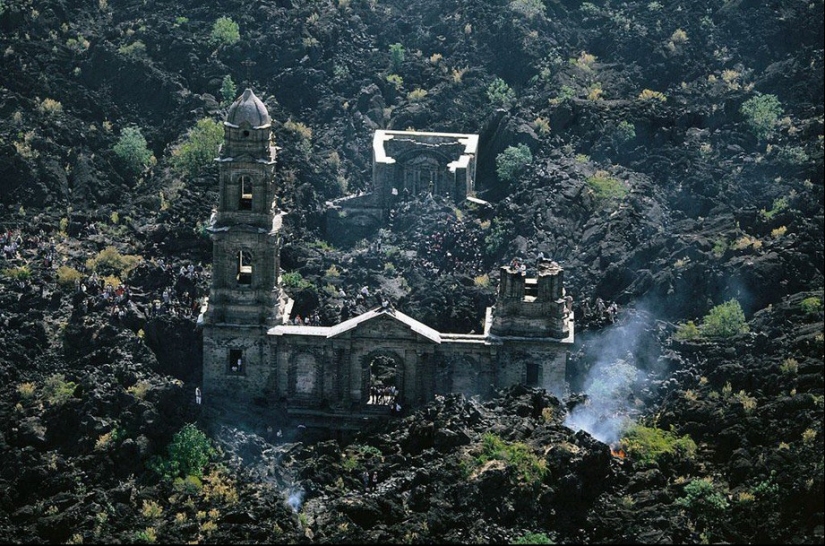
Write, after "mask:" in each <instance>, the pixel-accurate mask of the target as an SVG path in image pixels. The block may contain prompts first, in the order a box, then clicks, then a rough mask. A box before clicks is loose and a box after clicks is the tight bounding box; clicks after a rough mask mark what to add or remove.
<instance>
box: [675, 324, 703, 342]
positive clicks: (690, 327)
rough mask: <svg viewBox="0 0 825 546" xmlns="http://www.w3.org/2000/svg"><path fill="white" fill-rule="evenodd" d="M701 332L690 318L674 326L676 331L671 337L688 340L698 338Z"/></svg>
mask: <svg viewBox="0 0 825 546" xmlns="http://www.w3.org/2000/svg"><path fill="white" fill-rule="evenodd" d="M701 335H702V333H701V332H700V331H699V327H698V326H696V323H694V322H693V321H692V320H689V321H687V322H686V323H684V324H679V325H678V326H677V327H676V333H674V334H673V337H674V338H676V339H678V340H680V341H685V340H690V339H698V338H700V337H701Z"/></svg>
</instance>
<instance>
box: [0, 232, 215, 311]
mask: <svg viewBox="0 0 825 546" xmlns="http://www.w3.org/2000/svg"><path fill="white" fill-rule="evenodd" d="M95 232H96V229H95V226H94V223H89V224H87V225H86V227H85V228H84V233H85V234H93V233H95ZM0 249H2V255H0V259H2V260H3V261H4V262H5V265H4V268H11V266H15V265H17V267H22V266H26V267H28V268H33V267H34V268H38V269H42V270H43V271H44V272H45V275H42V276H41V275H31V276H30V277H28V278H19V279H18V280H16V281H15V282H16V283H17V285H18V288H19V289H20V290H22V291H26V290H27V289H28V290H31V289H32V288H34V289H39V291H40V294H41V296H42V297H46V296H47V294H48V293H49V292H50V291H52V290H53V288H54V287H52V288H49V286H50V284H49V283H50V282H53V281H54V280H56V279H57V278H58V274H57V270H58V269H59V267H60V266H61V265H70V266H71V267H72V269H75V270H76V271H77V272H79V273H80V275H81V276H80V277H79V278H78V279H76V280H75V281H74V288H75V297H73V298H72V299H71V302H72V305H73V306H74V309H75V311H76V312H79V313H81V314H84V315H85V314H87V313H89V312H101V313H104V314H106V315H108V316H109V317H110V318H112V319H114V320H123V319H124V318H125V317H126V315H127V314H129V313H131V312H136V311H141V312H143V313H144V314H145V316H146V317H147V318H151V317H157V316H160V315H174V316H181V317H186V318H192V317H195V316H197V314H198V312H199V311H200V308H201V306H202V304H203V301H204V296H205V294H201V293H200V291H199V289H198V286H199V285H200V281H202V280H203V275H204V268H203V267H202V266H201V265H195V264H192V263H190V264H188V265H182V266H180V268H179V269H177V270H175V268H174V266H173V265H172V264H171V263H167V262H165V261H164V260H163V259H159V260H158V261H157V262H156V263H152V262H144V265H143V267H150V268H151V267H154V268H157V271H156V273H157V272H159V273H160V274H161V277H162V279H163V282H164V284H166V286H164V287H163V289H162V291H160V292H159V293H157V294H154V293H152V292H150V293H142V292H140V291H136V290H135V289H134V288H133V287H130V286H129V284H128V283H126V282H125V281H123V282H119V283H113V282H112V281H113V279H116V277H114V276H105V275H103V274H100V273H98V272H97V271H95V270H94V269H91V270H89V269H88V268H87V265H86V263H85V261H84V260H77V263H68V262H64V263H59V262H60V260H59V259H58V252H57V244H56V241H55V236H54V235H49V234H47V233H46V232H45V231H44V230H43V229H39V230H38V232H37V233H27V232H26V230H25V228H22V227H21V228H17V229H11V228H6V229H0ZM18 264H19V265H18ZM7 266H8V267H7ZM50 279H51V280H50ZM35 285H36V286H35Z"/></svg>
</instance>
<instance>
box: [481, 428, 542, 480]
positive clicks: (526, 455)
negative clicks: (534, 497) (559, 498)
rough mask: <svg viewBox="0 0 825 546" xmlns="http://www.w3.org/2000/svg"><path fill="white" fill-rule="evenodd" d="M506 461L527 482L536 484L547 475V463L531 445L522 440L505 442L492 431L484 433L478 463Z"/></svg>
mask: <svg viewBox="0 0 825 546" xmlns="http://www.w3.org/2000/svg"><path fill="white" fill-rule="evenodd" d="M492 460H498V461H504V462H505V463H507V464H508V465H511V466H513V467H514V468H515V470H516V473H517V474H518V475H519V477H521V478H522V479H523V480H524V481H525V482H527V483H529V484H534V483H536V482H540V481H541V480H542V479H544V476H545V475H547V472H548V470H547V463H546V462H545V461H544V459H542V458H539V457H537V456H536V455H535V454H534V453H533V451H532V450H531V449H530V447H529V446H528V445H526V444H523V443H521V442H513V443H511V442H505V441H504V440H502V439H501V438H500V437H498V436H496V435H495V434H493V433H491V432H487V433H485V434H484V436H483V437H482V440H481V453H480V454H479V455H478V456H477V457H476V463H477V464H478V465H482V464H484V463H486V462H487V461H492Z"/></svg>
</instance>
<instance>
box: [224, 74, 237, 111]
mask: <svg viewBox="0 0 825 546" xmlns="http://www.w3.org/2000/svg"><path fill="white" fill-rule="evenodd" d="M237 95H238V87H237V86H236V85H235V82H233V81H232V76H230V75H229V74H227V75H226V76H224V77H223V81H222V82H221V97H223V102H224V104H232V102H233V101H234V100H235V97H236V96H237Z"/></svg>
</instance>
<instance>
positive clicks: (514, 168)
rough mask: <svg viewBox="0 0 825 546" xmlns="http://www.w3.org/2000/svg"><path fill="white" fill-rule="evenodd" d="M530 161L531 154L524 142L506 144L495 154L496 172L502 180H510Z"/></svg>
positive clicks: (531, 159) (531, 160) (531, 158)
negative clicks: (501, 150)
mask: <svg viewBox="0 0 825 546" xmlns="http://www.w3.org/2000/svg"><path fill="white" fill-rule="evenodd" d="M532 162H533V154H532V153H530V148H528V147H527V145H526V144H519V145H518V146H507V148H505V149H504V151H503V152H501V153H500V154H498V155H497V156H496V174H497V175H498V177H499V179H501V180H502V181H504V182H510V181H511V180H513V179H514V178H515V177H516V176H517V175H518V174H519V173H520V172H521V171H522V170H523V169H524V167H526V166H527V165H529V164H530V163H532Z"/></svg>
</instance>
